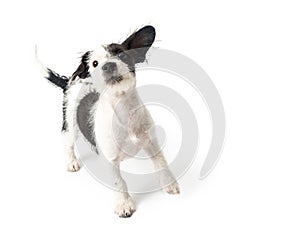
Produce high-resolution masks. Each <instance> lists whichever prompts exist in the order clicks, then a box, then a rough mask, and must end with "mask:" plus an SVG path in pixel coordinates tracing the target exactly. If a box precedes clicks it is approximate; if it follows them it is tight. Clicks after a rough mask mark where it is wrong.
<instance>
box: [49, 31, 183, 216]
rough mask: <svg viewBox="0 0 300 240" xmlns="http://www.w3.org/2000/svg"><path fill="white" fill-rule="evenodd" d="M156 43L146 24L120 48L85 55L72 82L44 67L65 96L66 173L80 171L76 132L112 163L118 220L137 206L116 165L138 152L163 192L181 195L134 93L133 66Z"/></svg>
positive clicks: (146, 115) (113, 45) (140, 103)
mask: <svg viewBox="0 0 300 240" xmlns="http://www.w3.org/2000/svg"><path fill="white" fill-rule="evenodd" d="M154 39H155V29H154V28H153V27H152V26H145V27H143V28H141V29H140V30H138V31H136V32H134V33H133V34H132V35H131V36H129V37H128V38H127V39H126V40H125V41H124V42H123V43H121V44H117V43H112V44H108V45H103V46H101V47H99V48H97V49H95V50H94V51H88V52H86V53H85V54H84V55H83V56H82V59H81V63H80V65H79V67H78V68H77V70H76V71H75V72H74V73H73V75H72V76H71V77H70V78H67V77H63V76H59V75H58V74H56V73H54V72H53V71H52V70H50V69H45V68H43V69H44V70H43V71H44V75H45V77H46V78H47V79H48V80H49V81H50V82H52V83H53V84H55V85H57V86H59V87H60V88H62V89H63V92H64V102H63V116H64V120H63V129H62V132H63V134H64V136H65V139H66V141H65V142H66V149H67V153H68V163H67V169H68V170H69V171H77V170H79V168H80V165H79V162H78V160H77V158H76V156H75V153H74V142H75V140H76V137H77V133H76V132H77V131H78V130H80V131H81V132H82V133H83V135H84V136H85V137H86V138H87V140H88V141H89V142H90V143H91V145H93V146H94V147H95V148H96V150H98V151H99V150H101V151H102V153H103V154H104V156H105V157H106V159H107V160H108V161H109V162H111V163H112V164H113V165H114V171H113V175H114V176H113V177H114V182H115V184H116V186H117V188H118V189H119V192H118V202H117V205H116V209H115V212H116V213H117V214H118V215H119V216H120V217H130V216H131V215H132V213H133V212H134V211H135V204H134V202H133V200H132V198H131V196H130V195H129V194H128V191H127V185H126V183H125V181H124V180H123V179H122V177H121V174H120V168H119V165H120V162H121V161H122V160H124V159H127V158H132V157H134V156H135V155H136V154H137V153H138V152H139V151H140V150H141V149H143V150H145V152H146V153H147V154H148V155H149V157H150V158H151V159H152V160H153V163H154V167H155V170H157V171H158V170H163V171H158V172H159V181H160V184H161V187H162V189H163V190H164V191H165V192H167V193H169V194H178V193H179V186H178V184H177V182H176V180H175V179H174V177H173V175H172V174H171V172H170V171H169V170H168V167H167V162H166V160H165V158H164V155H163V153H162V152H161V149H160V147H159V145H158V143H157V140H156V138H155V137H153V136H150V129H151V128H152V127H153V126H154V123H153V120H152V118H151V116H150V114H149V112H148V111H147V109H146V107H145V106H144V105H143V103H142V101H141V99H140V98H139V96H138V93H137V91H136V89H135V86H136V75H135V65H136V64H137V63H141V62H143V61H145V58H146V53H147V51H148V50H149V48H150V47H151V46H152V44H153V42H154ZM82 88H83V89H84V90H83V92H81V93H80V94H79V90H80V89H82ZM116 133H117V134H116ZM124 149H125V150H126V151H125V150H124Z"/></svg>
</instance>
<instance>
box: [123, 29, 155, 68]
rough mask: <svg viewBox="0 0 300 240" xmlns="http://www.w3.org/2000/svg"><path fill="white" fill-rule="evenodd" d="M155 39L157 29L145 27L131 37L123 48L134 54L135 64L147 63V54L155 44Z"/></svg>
mask: <svg viewBox="0 0 300 240" xmlns="http://www.w3.org/2000/svg"><path fill="white" fill-rule="evenodd" d="M154 39H155V28H154V27H152V26H145V27H143V28H141V29H139V30H138V31H136V32H135V33H133V34H132V35H130V36H129V37H128V38H127V39H126V40H125V41H124V42H123V43H122V46H123V47H124V48H125V49H126V50H130V52H132V54H133V57H134V59H135V63H140V62H143V61H145V57H146V53H147V51H148V50H149V48H150V47H151V45H152V44H153V42H154Z"/></svg>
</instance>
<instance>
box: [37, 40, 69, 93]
mask: <svg viewBox="0 0 300 240" xmlns="http://www.w3.org/2000/svg"><path fill="white" fill-rule="evenodd" d="M35 59H36V62H37V64H38V65H39V67H40V70H41V72H42V74H43V76H44V77H45V78H46V79H48V80H49V81H50V82H51V83H53V84H54V85H55V86H58V87H60V88H61V89H63V90H65V89H66V87H67V85H68V82H69V78H68V77H66V76H61V75H59V74H57V73H56V72H54V71H52V70H51V69H49V68H45V67H44V65H43V64H42V62H41V61H40V60H39V58H38V55H37V46H35Z"/></svg>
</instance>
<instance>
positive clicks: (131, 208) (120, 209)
mask: <svg viewBox="0 0 300 240" xmlns="http://www.w3.org/2000/svg"><path fill="white" fill-rule="evenodd" d="M134 212H135V204H134V202H133V200H132V199H131V198H127V199H122V200H119V201H118V203H117V206H116V209H115V213H116V214H117V215H118V216H119V217H121V218H128V217H131V215H132V214H133V213H134Z"/></svg>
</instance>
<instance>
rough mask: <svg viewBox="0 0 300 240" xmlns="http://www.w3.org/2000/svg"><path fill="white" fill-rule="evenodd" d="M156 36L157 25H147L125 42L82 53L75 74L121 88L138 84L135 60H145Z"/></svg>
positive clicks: (136, 61)
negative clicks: (136, 82) (154, 26)
mask: <svg viewBox="0 0 300 240" xmlns="http://www.w3.org/2000/svg"><path fill="white" fill-rule="evenodd" d="M154 39H155V29H154V28H153V27H152V26H146V27H143V28H141V29H140V30H138V31H136V32H135V33H133V34H132V35H131V36H129V37H128V38H127V39H126V40H125V41H124V42H123V43H122V44H117V43H112V44H108V45H103V46H101V47H99V48H98V49H95V50H94V51H89V52H86V53H85V54H84V55H83V56H82V60H81V64H80V65H79V67H78V68H77V70H76V71H75V72H74V74H73V75H72V78H71V81H74V80H75V79H76V78H77V77H78V78H80V79H85V78H88V77H91V78H92V79H93V81H94V82H95V83H98V84H104V85H106V86H108V87H117V86H118V88H120V87H121V86H122V85H126V86H127V87H128V86H134V85H135V64H137V63H140V62H143V61H144V60H145V57H146V53H147V51H148V50H149V48H150V47H151V45H152V43H153V42H154Z"/></svg>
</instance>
